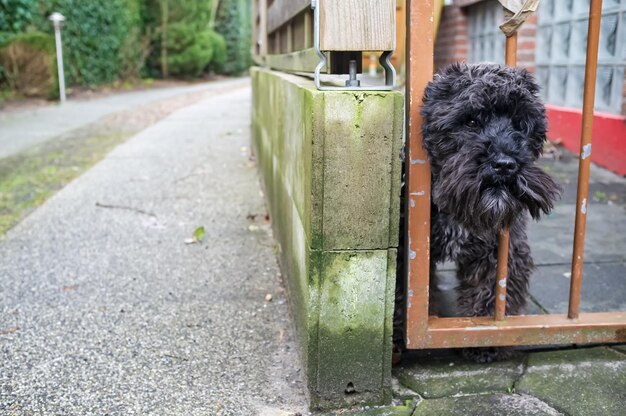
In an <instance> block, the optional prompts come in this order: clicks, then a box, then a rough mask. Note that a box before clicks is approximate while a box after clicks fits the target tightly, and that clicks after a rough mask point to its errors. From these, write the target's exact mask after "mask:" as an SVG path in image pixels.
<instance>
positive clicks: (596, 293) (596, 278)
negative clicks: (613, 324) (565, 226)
mask: <svg viewBox="0 0 626 416" xmlns="http://www.w3.org/2000/svg"><path fill="white" fill-rule="evenodd" d="M570 277H571V267H570V265H569V264H562V265H555V266H540V267H539V268H538V269H537V271H536V272H535V275H534V276H533V279H532V280H531V282H530V293H531V294H532V296H533V297H534V299H536V300H537V302H538V303H539V304H540V305H541V306H542V307H543V308H545V309H546V310H548V311H549V312H550V313H566V312H567V308H568V303H569V285H570ZM625 293H626V263H585V264H584V265H583V280H582V287H581V300H580V310H581V311H582V312H619V311H626V296H624V294H625Z"/></svg>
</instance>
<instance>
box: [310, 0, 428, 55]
mask: <svg viewBox="0 0 626 416" xmlns="http://www.w3.org/2000/svg"><path fill="white" fill-rule="evenodd" d="M320 5H321V7H320V49H321V50H323V51H390V50H393V49H394V46H395V36H396V33H395V20H396V3H395V0H321V2H320ZM431 24H432V23H431Z"/></svg>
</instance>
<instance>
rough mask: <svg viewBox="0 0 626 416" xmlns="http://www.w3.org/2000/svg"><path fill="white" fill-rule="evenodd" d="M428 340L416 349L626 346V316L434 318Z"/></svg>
mask: <svg viewBox="0 0 626 416" xmlns="http://www.w3.org/2000/svg"><path fill="white" fill-rule="evenodd" d="M428 326H429V328H428V332H427V336H425V337H422V338H420V339H419V340H416V341H417V342H416V343H415V345H414V346H413V348H460V347H488V346H506V345H546V344H583V343H607V342H619V343H622V342H626V312H598V313H582V314H580V316H579V318H578V319H570V318H568V317H567V316H566V315H565V314H560V315H527V316H524V315H517V316H507V318H506V320H504V321H494V320H493V318H492V317H489V316H481V317H471V318H437V317H431V318H430V319H429V323H428Z"/></svg>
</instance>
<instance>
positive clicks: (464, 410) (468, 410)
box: [413, 393, 561, 416]
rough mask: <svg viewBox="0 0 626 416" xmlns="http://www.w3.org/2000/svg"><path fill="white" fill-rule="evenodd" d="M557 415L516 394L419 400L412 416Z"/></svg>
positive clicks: (527, 397)
mask: <svg viewBox="0 0 626 416" xmlns="http://www.w3.org/2000/svg"><path fill="white" fill-rule="evenodd" d="M490 415H494V416H495V415H506V416H551V415H552V416H560V415H561V413H559V412H558V411H556V410H555V409H553V408H551V407H550V406H549V405H547V404H546V403H544V402H542V401H541V400H539V399H537V398H535V397H532V396H527V395H520V394H510V395H508V394H501V393H500V394H486V395H474V396H461V397H447V398H443V399H432V400H423V401H421V402H420V403H419V404H418V405H417V406H416V408H415V412H414V413H413V416H490Z"/></svg>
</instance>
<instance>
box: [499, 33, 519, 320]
mask: <svg viewBox="0 0 626 416" xmlns="http://www.w3.org/2000/svg"><path fill="white" fill-rule="evenodd" d="M505 62H506V65H507V66H510V67H514V66H516V65H517V32H516V33H514V34H513V35H512V36H508V37H507V38H506V51H505ZM508 261H509V230H508V228H507V229H504V230H501V231H500V233H499V234H498V268H497V271H496V290H495V294H496V306H495V319H496V321H501V320H503V319H504V317H505V316H506V281H507V273H508V270H507V269H508V264H507V263H508Z"/></svg>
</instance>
